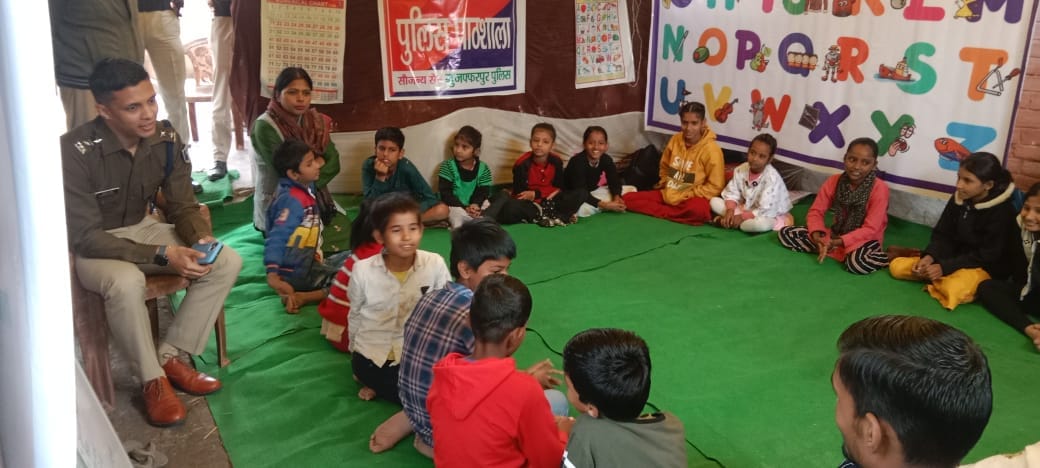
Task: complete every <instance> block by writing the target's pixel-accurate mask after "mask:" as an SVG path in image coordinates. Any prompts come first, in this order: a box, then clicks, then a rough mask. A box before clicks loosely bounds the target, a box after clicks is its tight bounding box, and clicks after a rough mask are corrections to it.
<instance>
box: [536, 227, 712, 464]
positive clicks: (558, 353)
mask: <svg viewBox="0 0 1040 468" xmlns="http://www.w3.org/2000/svg"><path fill="white" fill-rule="evenodd" d="M680 240H682V239H680ZM676 243H678V241H676ZM651 250H652V249H651ZM527 331H528V332H529V333H534V334H535V336H537V337H538V339H539V340H541V341H542V346H545V349H548V350H549V352H550V353H553V354H555V355H557V356H560V357H561V358H562V357H563V353H562V352H560V351H557V350H556V349H555V348H553V347H552V346H549V342H548V341H546V339H545V336H542V334H541V332H539V331H538V330H535V329H533V328H531V327H527ZM646 406H649V407H651V408H653V409H654V411H655V412H658V413H660V412H661V408H658V407H657V405H655V404H653V403H651V402H650V400H647V402H646ZM685 440H686V443H687V444H689V445H690V447H693V449H694V450H696V451H697V453H699V454H701V456H702V457H704V459H705V460H708V461H710V462H712V463H715V464H716V465H719V467H721V468H726V465H724V464H723V463H722V462H721V461H719V459H718V458H715V457H713V456H711V455H708V454H707V453H704V451H703V450H701V448H700V447H698V446H697V445H696V444H694V443H693V442H692V441H690V438H689V437H687V438H686V439H685Z"/></svg>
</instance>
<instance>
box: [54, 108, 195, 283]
mask: <svg viewBox="0 0 1040 468" xmlns="http://www.w3.org/2000/svg"><path fill="white" fill-rule="evenodd" d="M171 144H172V145H173V148H172V150H173V153H172V155H173V157H172V158H170V163H171V165H172V169H171V171H170V173H169V176H168V177H167V176H166V164H167V147H168V146H169V145H171ZM61 163H62V173H63V175H64V178H65V215H66V221H67V224H68V234H69V247H70V248H71V249H72V251H73V252H74V253H75V254H77V255H80V256H83V257H87V258H111V259H116V260H124V261H127V262H133V263H152V261H153V260H154V258H155V252H156V250H157V249H158V246H157V245H145V244H138V243H136V242H133V241H130V240H127V239H121V238H118V237H116V236H113V235H112V234H109V233H108V232H106V231H107V230H109V229H115V228H119V227H124V226H131V225H134V224H137V223H139V222H140V221H141V219H143V218H144V217H145V215H147V214H148V210H149V205H150V203H151V202H153V201H154V200H155V196H156V194H157V193H158V192H159V191H160V189H161V191H162V194H163V198H164V199H165V203H164V206H163V209H164V213H165V215H166V219H167V221H168V222H169V223H172V224H173V225H174V226H175V227H176V231H177V235H178V237H180V238H181V240H182V241H184V242H185V243H186V244H189V245H190V244H194V243H195V242H196V241H198V240H199V239H200V238H202V237H204V236H208V235H211V229H210V227H209V225H208V223H206V221H205V220H204V219H203V218H202V215H201V214H200V212H199V205H198V201H197V200H196V199H195V194H194V192H192V189H191V179H190V177H191V162H190V160H189V159H188V157H187V152H186V151H185V148H184V144H183V142H182V141H181V139H180V138H179V137H178V136H177V132H176V131H175V130H174V129H173V127H171V126H170V125H169V122H167V121H162V122H157V123H156V131H155V134H154V135H152V136H150V137H148V138H144V139H142V140H141V142H140V143H139V144H138V146H137V151H136V153H135V154H130V153H129V152H128V151H127V150H125V149H124V148H123V145H122V144H121V143H119V140H118V138H116V135H115V133H113V132H112V130H111V129H109V128H108V125H107V124H106V123H105V120H104V119H103V118H101V117H97V118H96V119H94V120H93V121H90V122H87V123H85V124H83V125H80V126H79V127H76V128H74V129H72V130H71V131H69V132H68V133H66V134H64V135H62V137H61Z"/></svg>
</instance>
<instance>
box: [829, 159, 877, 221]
mask: <svg viewBox="0 0 1040 468" xmlns="http://www.w3.org/2000/svg"><path fill="white" fill-rule="evenodd" d="M876 178H877V169H874V170H872V171H870V173H869V174H867V176H866V177H864V178H863V181H862V182H860V183H859V187H856V188H855V189H853V188H852V184H851V183H850V182H849V175H848V174H845V173H842V174H841V177H840V178H838V187H837V189H835V192H836V194H835V196H834V203H833V204H832V205H831V211H832V212H834V224H832V225H831V232H833V233H834V235H838V236H843V235H845V234H847V233H849V232H851V231H852V230H854V229H858V228H859V227H860V226H862V225H863V220H864V219H866V217H867V200H869V199H870V191H871V190H872V189H873V188H874V179H876Z"/></svg>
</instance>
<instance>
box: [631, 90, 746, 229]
mask: <svg viewBox="0 0 1040 468" xmlns="http://www.w3.org/2000/svg"><path fill="white" fill-rule="evenodd" d="M679 119H680V123H681V127H680V129H681V130H680V132H679V133H677V134H675V135H674V136H672V138H671V140H668V145H667V146H666V147H665V149H664V153H662V154H661V180H660V181H658V182H657V185H656V186H654V188H655V189H656V190H649V191H644V192H634V193H629V194H626V195H625V196H624V197H623V199H624V201H625V205H627V207H628V210H629V211H634V212H636V213H642V214H645V215H650V216H654V217H657V218H662V219H667V220H670V221H675V222H677V223H683V224H691V225H700V224H704V223H705V222H708V221H710V220H711V206H710V204H709V200H711V198H712V197H717V196H719V195H720V194H721V193H722V188H723V187H724V186H725V185H726V177H725V168H724V165H725V162H724V161H723V159H722V149H721V148H719V145H718V143H715V132H713V131H711V129H710V128H708V123H707V122H706V121H705V119H704V104H701V103H699V102H690V103H686V104H684V105H683V106H682V108H681V109H679Z"/></svg>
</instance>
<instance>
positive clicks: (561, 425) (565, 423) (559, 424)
mask: <svg viewBox="0 0 1040 468" xmlns="http://www.w3.org/2000/svg"><path fill="white" fill-rule="evenodd" d="M574 421H575V420H574V418H572V417H570V416H556V428H557V429H559V430H561V431H563V433H564V434H570V433H571V428H572V427H574Z"/></svg>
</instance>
